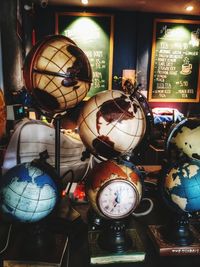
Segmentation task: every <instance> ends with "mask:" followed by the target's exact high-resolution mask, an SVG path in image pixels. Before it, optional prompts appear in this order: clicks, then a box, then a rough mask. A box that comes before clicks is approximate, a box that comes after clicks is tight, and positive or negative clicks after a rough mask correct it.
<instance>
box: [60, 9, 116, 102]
mask: <svg viewBox="0 0 200 267" xmlns="http://www.w3.org/2000/svg"><path fill="white" fill-rule="evenodd" d="M56 24H57V33H60V34H62V35H65V36H67V37H69V38H70V39H72V40H73V41H74V42H75V43H76V44H77V45H78V46H79V48H81V49H82V50H83V51H84V53H85V54H86V56H87V57H88V60H89V62H90V65H91V68H92V76H93V77H92V85H91V88H90V91H89V92H88V95H87V96H88V97H91V96H93V95H95V94H96V93H98V92H101V91H104V90H108V89H111V88H110V87H111V79H112V77H111V75H112V53H113V43H112V42H113V40H112V34H113V32H112V24H113V17H112V16H111V15H99V14H96V13H87V14H84V15H83V14H82V13H76V12H75V13H70V12H69V13H57V23H56Z"/></svg>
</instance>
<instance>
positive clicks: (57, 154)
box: [55, 114, 62, 177]
mask: <svg viewBox="0 0 200 267" xmlns="http://www.w3.org/2000/svg"><path fill="white" fill-rule="evenodd" d="M61 118H62V117H61V115H60V114H59V115H57V116H56V117H55V169H56V172H57V175H58V177H60V125H61V123H60V122H61Z"/></svg>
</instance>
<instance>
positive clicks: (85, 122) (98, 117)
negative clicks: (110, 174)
mask: <svg viewBox="0 0 200 267" xmlns="http://www.w3.org/2000/svg"><path fill="white" fill-rule="evenodd" d="M78 129H79V134H80V138H81V139H82V141H83V143H84V145H85V146H86V147H87V148H88V150H89V151H90V152H91V153H92V154H94V155H97V156H100V157H103V158H106V159H111V158H116V157H119V156H121V155H125V154H126V153H128V152H130V151H132V150H133V149H134V148H135V147H136V146H137V145H138V144H139V143H140V142H141V140H142V138H143V136H144V133H145V130H146V120H145V115H144V112H143V110H142V108H141V106H140V104H139V102H138V101H137V100H136V99H134V100H130V98H129V96H128V95H125V94H124V93H123V92H121V91H118V90H107V91H103V92H100V93H97V94H96V95H94V96H93V97H91V98H90V99H89V100H88V101H87V102H85V104H84V107H83V108H82V110H81V112H80V116H79V119H78Z"/></svg>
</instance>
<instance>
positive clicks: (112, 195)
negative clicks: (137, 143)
mask: <svg viewBox="0 0 200 267" xmlns="http://www.w3.org/2000/svg"><path fill="white" fill-rule="evenodd" d="M86 195H87V197H88V200H89V202H90V204H91V206H92V208H93V209H94V211H95V212H96V213H97V214H98V215H99V216H100V217H102V218H107V219H119V218H120V219H121V218H124V217H127V216H128V215H129V214H131V213H132V212H133V211H134V210H135V209H136V207H137V206H138V204H139V203H140V200H141V197H142V184H141V175H140V172H139V171H138V170H137V169H136V168H135V169H133V168H132V167H131V166H130V165H129V164H128V163H124V162H120V163H117V162H115V161H113V160H106V161H103V162H100V163H98V164H96V166H95V167H94V168H93V169H92V170H91V171H90V173H89V174H88V175H87V177H86Z"/></svg>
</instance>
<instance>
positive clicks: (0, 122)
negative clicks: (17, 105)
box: [0, 89, 6, 139]
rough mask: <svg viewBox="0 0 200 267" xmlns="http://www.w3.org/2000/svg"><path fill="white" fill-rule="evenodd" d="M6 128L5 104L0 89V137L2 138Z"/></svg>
mask: <svg viewBox="0 0 200 267" xmlns="http://www.w3.org/2000/svg"><path fill="white" fill-rule="evenodd" d="M5 128H6V106H5V101H4V96H3V92H2V90H1V89H0V139H1V138H2V136H3V134H4V131H5Z"/></svg>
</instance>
